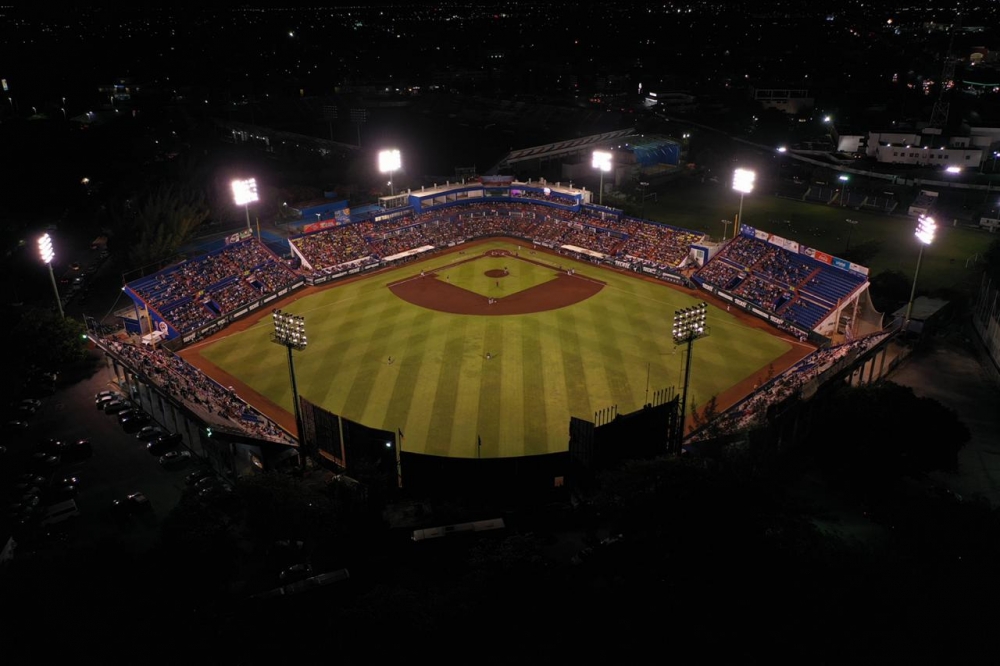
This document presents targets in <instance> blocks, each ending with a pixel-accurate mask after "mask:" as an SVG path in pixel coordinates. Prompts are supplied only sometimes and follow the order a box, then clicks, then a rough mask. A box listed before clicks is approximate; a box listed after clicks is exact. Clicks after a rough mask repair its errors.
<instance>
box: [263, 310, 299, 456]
mask: <svg viewBox="0 0 1000 666" xmlns="http://www.w3.org/2000/svg"><path fill="white" fill-rule="evenodd" d="M271 317H272V319H273V320H274V335H273V336H271V342H273V343H275V344H278V345H281V346H283V347H285V348H286V349H287V350H288V376H289V378H290V379H291V382H292V407H294V409H295V430H296V431H297V432H296V433H295V436H296V439H298V440H299V447H300V456H299V461H300V464H303V465H304V464H305V457H304V451H305V447H304V446H303V442H302V415H301V414H300V413H299V389H298V386H297V385H296V383H295V361H294V360H293V357H292V350H293V349H298V350H299V351H302V350H303V349H305V348H306V343H307V340H306V319H305V317H300V316H298V315H293V314H290V313H288V312H282V311H281V310H274V312H272V313H271Z"/></svg>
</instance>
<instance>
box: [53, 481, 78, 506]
mask: <svg viewBox="0 0 1000 666" xmlns="http://www.w3.org/2000/svg"><path fill="white" fill-rule="evenodd" d="M78 491H79V489H78V488H77V487H76V486H72V485H69V486H53V487H51V488H49V489H48V490H46V491H45V500H46V501H47V502H52V503H55V502H65V501H66V500H71V499H73V498H75V497H76V495H77V492H78Z"/></svg>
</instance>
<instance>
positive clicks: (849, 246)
mask: <svg viewBox="0 0 1000 666" xmlns="http://www.w3.org/2000/svg"><path fill="white" fill-rule="evenodd" d="M847 223H848V224H849V225H851V226H849V227H848V228H847V247H846V248H845V249H844V252H847V251H849V250H850V249H851V232H852V231H854V227H856V226H857V224H858V221H857V220H847Z"/></svg>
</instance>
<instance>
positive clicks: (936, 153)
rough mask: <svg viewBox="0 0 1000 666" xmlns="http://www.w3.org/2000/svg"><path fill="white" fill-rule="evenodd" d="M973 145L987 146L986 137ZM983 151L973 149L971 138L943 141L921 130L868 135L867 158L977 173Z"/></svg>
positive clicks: (939, 136)
mask: <svg viewBox="0 0 1000 666" xmlns="http://www.w3.org/2000/svg"><path fill="white" fill-rule="evenodd" d="M977 142H979V143H982V142H986V143H987V144H988V143H989V139H988V138H986V137H980V138H979V139H977ZM986 154H987V153H986V151H985V150H984V149H983V148H980V147H974V146H973V137H972V136H952V137H945V136H942V135H940V134H936V133H933V132H931V131H927V130H925V131H924V133H922V134H917V133H915V132H869V133H868V146H867V155H868V156H869V157H874V158H875V159H877V160H878V161H879V162H881V163H883V164H912V165H916V166H937V167H941V168H947V167H959V168H962V169H978V168H979V165H980V164H982V161H983V159H984V157H985V155H986Z"/></svg>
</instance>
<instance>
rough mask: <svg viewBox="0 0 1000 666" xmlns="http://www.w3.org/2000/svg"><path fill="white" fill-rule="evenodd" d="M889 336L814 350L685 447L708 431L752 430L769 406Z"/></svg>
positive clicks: (734, 407) (740, 403)
mask: <svg viewBox="0 0 1000 666" xmlns="http://www.w3.org/2000/svg"><path fill="white" fill-rule="evenodd" d="M888 335H889V332H888V331H886V332H879V333H874V334H872V335H869V336H866V337H864V338H858V339H857V340H853V341H851V342H847V343H844V344H841V345H837V346H835V347H827V348H826V349H819V350H816V351H815V352H814V353H812V354H810V355H809V356H807V357H805V358H804V359H802V360H801V361H799V362H798V363H796V364H795V365H793V366H792V367H790V368H789V369H788V370H786V371H785V372H783V373H781V374H780V375H778V376H777V377H775V378H774V379H772V380H771V381H769V382H767V383H765V384H764V385H762V386H761V387H760V388H757V389H755V390H754V392H753V393H752V394H750V395H749V396H748V397H747V398H745V399H744V400H742V401H740V402H739V403H737V404H735V405H733V406H732V407H731V408H729V409H727V410H726V411H724V412H722V413H721V414H719V415H718V416H717V417H716V419H717V421H716V422H715V424H714V427H713V428H710V429H703V430H702V431H700V432H697V433H694V434H693V435H692V436H691V437H690V438H689V439H688V441H687V443H693V442H697V441H700V440H702V439H705V438H706V435H707V433H708V432H709V431H716V432H721V433H731V432H738V431H740V430H744V429H746V428H750V427H753V426H754V425H755V424H757V423H759V422H760V421H761V420H762V419H764V417H765V416H766V414H767V410H768V408H769V407H770V406H771V405H777V404H779V403H781V402H782V401H784V400H786V399H787V398H789V397H791V396H793V395H795V394H797V393H799V391H801V390H802V388H803V387H804V386H805V385H806V384H808V383H809V382H811V381H813V380H815V379H817V378H819V377H820V376H821V375H823V374H824V373H826V372H827V371H828V370H830V369H831V368H833V367H834V365H836V364H837V363H838V362H840V361H842V360H844V359H846V358H848V356H851V355H853V356H854V357H857V356H858V355H860V354H863V353H864V352H866V351H868V350H870V349H872V348H873V347H875V346H876V345H877V344H879V343H881V342H882V341H883V340H885V338H886V337H887V336H888Z"/></svg>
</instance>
